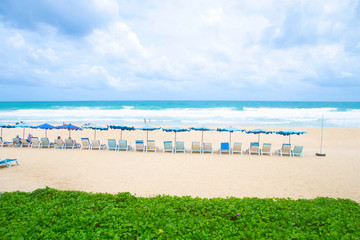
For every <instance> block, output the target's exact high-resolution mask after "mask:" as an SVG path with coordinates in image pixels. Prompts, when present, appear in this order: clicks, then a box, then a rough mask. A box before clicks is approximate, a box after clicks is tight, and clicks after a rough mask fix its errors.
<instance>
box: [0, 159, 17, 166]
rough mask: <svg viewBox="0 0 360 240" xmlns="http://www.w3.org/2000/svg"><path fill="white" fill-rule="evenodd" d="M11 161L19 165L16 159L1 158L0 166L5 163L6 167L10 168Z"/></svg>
mask: <svg viewBox="0 0 360 240" xmlns="http://www.w3.org/2000/svg"><path fill="white" fill-rule="evenodd" d="M13 162H16V164H17V165H19V162H18V161H17V159H1V160H0V166H2V165H6V166H7V167H8V168H11V165H12V163H13Z"/></svg>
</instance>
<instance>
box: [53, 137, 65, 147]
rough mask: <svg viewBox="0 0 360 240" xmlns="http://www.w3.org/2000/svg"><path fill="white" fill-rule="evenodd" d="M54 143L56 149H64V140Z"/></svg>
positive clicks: (57, 140) (56, 140)
mask: <svg viewBox="0 0 360 240" xmlns="http://www.w3.org/2000/svg"><path fill="white" fill-rule="evenodd" d="M54 142H55V144H54V149H57V148H61V149H64V146H65V143H64V142H63V140H61V139H55V140H54Z"/></svg>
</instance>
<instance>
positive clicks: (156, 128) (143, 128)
mask: <svg viewBox="0 0 360 240" xmlns="http://www.w3.org/2000/svg"><path fill="white" fill-rule="evenodd" d="M137 129H139V130H143V131H146V142H147V141H148V137H149V131H154V130H159V129H160V127H153V126H150V125H146V126H144V127H140V128H137Z"/></svg>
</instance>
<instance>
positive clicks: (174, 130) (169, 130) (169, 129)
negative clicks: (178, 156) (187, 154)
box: [162, 127, 190, 143]
mask: <svg viewBox="0 0 360 240" xmlns="http://www.w3.org/2000/svg"><path fill="white" fill-rule="evenodd" d="M162 130H163V131H165V132H174V133H175V143H176V133H177V132H189V131H190V130H189V129H187V128H182V127H170V128H163V129H162Z"/></svg>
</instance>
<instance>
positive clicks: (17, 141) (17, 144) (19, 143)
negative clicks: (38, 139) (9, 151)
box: [13, 138, 21, 147]
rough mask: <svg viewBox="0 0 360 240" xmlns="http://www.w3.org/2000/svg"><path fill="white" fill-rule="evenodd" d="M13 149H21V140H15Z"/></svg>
mask: <svg viewBox="0 0 360 240" xmlns="http://www.w3.org/2000/svg"><path fill="white" fill-rule="evenodd" d="M13 143H14V144H13V147H21V141H20V138H13Z"/></svg>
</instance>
